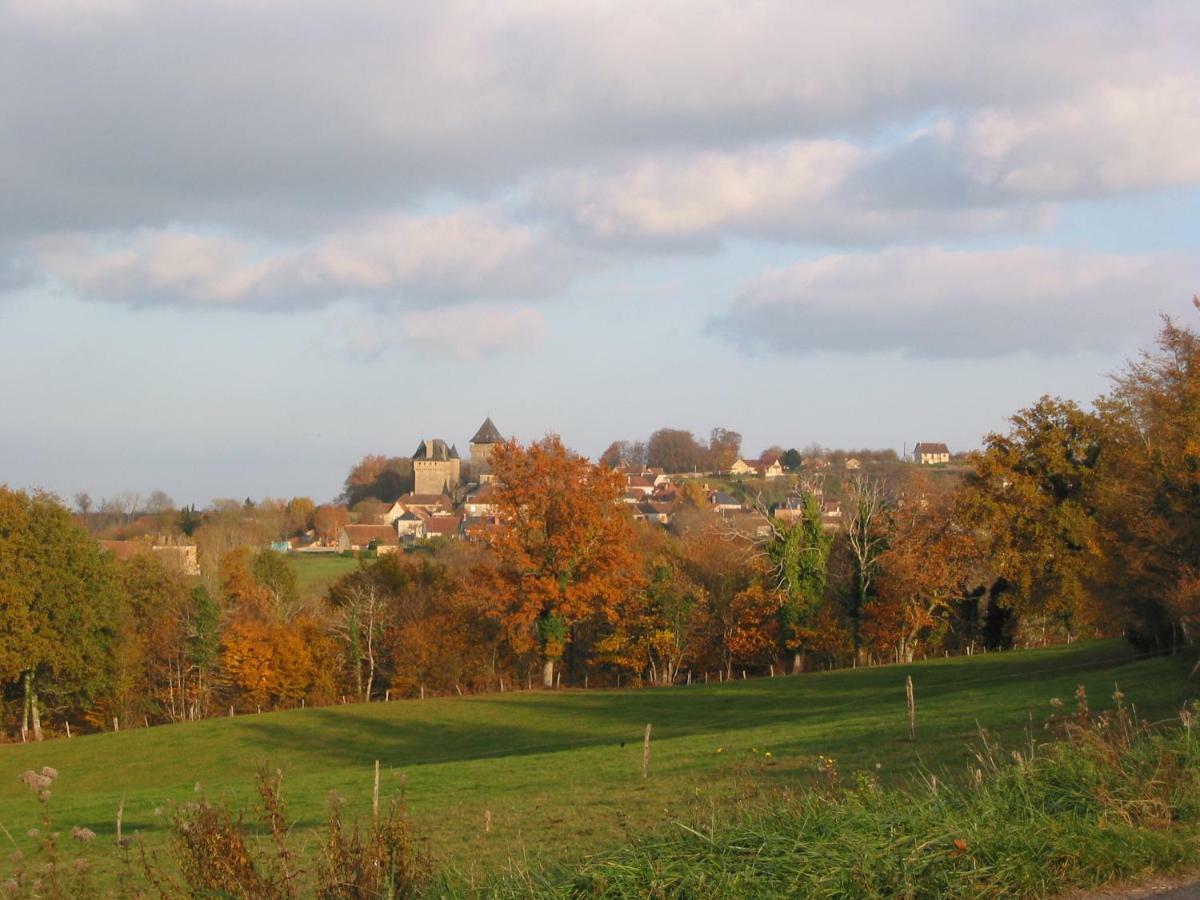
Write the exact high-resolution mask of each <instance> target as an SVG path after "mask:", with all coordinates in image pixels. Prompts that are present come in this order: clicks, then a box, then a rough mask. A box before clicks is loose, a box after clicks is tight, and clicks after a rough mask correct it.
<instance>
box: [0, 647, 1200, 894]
mask: <svg viewBox="0 0 1200 900" xmlns="http://www.w3.org/2000/svg"><path fill="white" fill-rule="evenodd" d="M1191 662H1192V660H1189V659H1186V658H1184V657H1182V656H1180V657H1173V658H1159V659H1152V660H1144V661H1136V660H1132V654H1131V651H1130V650H1129V649H1128V648H1127V647H1126V646H1125V645H1124V644H1122V643H1119V642H1097V643H1090V644H1078V645H1075V646H1073V647H1058V648H1051V649H1046V650H1037V651H1023V652H1013V653H1004V654H988V655H984V656H976V657H973V658H969V659H967V658H959V659H952V660H936V661H929V662H925V663H917V664H913V665H909V666H889V667H879V668H872V669H860V670H857V671H838V672H830V673H821V674H810V675H805V676H801V677H786V678H785V677H781V678H774V679H758V680H750V681H735V682H733V683H730V684H725V685H715V684H714V685H708V686H692V687H676V688H668V689H649V690H625V691H599V690H597V691H590V692H581V691H562V692H545V693H543V692H537V691H535V692H532V693H530V692H524V691H521V692H509V693H506V694H491V695H486V696H478V697H468V698H463V699H459V698H444V699H430V700H425V701H402V702H395V703H390V704H383V703H377V704H371V705H369V706H367V705H357V706H340V707H333V708H326V709H316V710H302V711H292V712H282V713H269V714H262V715H252V716H241V717H238V718H235V719H232V720H231V719H213V720H208V721H203V722H194V723H184V724H179V725H173V726H164V727H157V728H150V729H137V730H131V731H125V732H121V733H119V734H100V735H92V736H86V737H79V738H75V739H72V740H69V741H67V740H59V741H53V742H48V743H45V744H42V745H38V746H34V745H9V746H5V747H0V824H2V825H3V826H4V828H5V829H6V830H7V832H9V833H10V834H11V835H12V839H13V841H14V842H15V843H16V844H18V845H22V844H23V842H24V840H25V838H24V837H23V836H24V835H25V832H26V830H27V829H28V828H29V827H31V826H32V825H34V824H36V815H37V811H36V807H35V804H34V802H33V800H32V799H31V797H30V796H29V794H28V792H27V791H26V790H25V788H24V787H23V786H21V785H19V784H18V783H17V781H16V776H17V775H18V774H19V773H20V772H21V771H23V770H25V769H28V768H40V767H41V766H44V765H50V766H53V767H55V768H56V769H58V770H59V772H60V777H59V779H58V782H57V783H56V785H55V791H54V799H53V808H54V814H55V818H56V825H57V827H59V828H65V829H69V828H70V827H71V826H72V825H81V826H82V825H86V826H88V827H90V828H92V829H93V830H95V831H96V832H97V833H98V834H99V835H100V837H101V839H102V840H103V839H109V838H111V836H112V834H113V832H114V824H113V823H114V817H115V813H116V809H117V806H118V804H119V803H120V802H121V799H122V797H124V798H125V814H124V821H125V832H126V834H128V833H130V832H138V833H140V834H141V835H142V836H143V839H144V840H146V841H147V842H149V843H150V844H153V843H155V842H156V841H158V840H160V839H161V836H162V834H163V823H164V819H163V817H162V815H156V814H155V811H156V810H165V811H168V812H169V809H170V806H171V804H173V803H178V802H182V801H186V800H188V799H189V798H191V797H192V796H193V792H194V788H195V785H197V784H201V785H203V788H204V790H205V792H206V793H207V795H208V796H209V797H210V798H221V799H227V800H229V801H231V802H233V803H234V804H243V803H246V802H247V801H248V800H249V798H250V797H251V796H252V794H253V772H254V770H255V768H256V767H257V766H259V765H260V764H268V765H269V766H271V767H272V768H274V767H279V768H281V769H282V770H283V772H284V780H283V785H284V793H285V796H286V799H287V801H288V804H289V810H290V815H291V817H292V818H293V819H294V820H295V822H296V830H295V832H294V836H295V839H296V841H297V842H303V841H305V840H310V839H316V833H315V832H313V831H312V829H314V828H318V827H320V826H321V824H322V822H323V818H324V807H325V803H326V798H327V796H328V793H329V792H330V791H334V790H336V791H338V792H340V793H341V794H342V795H344V797H345V798H346V799H347V802H348V809H349V812H350V813H351V814H352V815H354V814H361V813H364V812H366V811H368V810H369V805H370V795H371V782H372V768H373V763H374V760H376V759H378V760H380V761H381V764H382V767H383V772H384V791H385V794H386V793H390V792H396V791H399V790H403V791H404V793H405V795H406V798H407V801H408V804H409V809H410V811H411V813H412V816H413V818H414V821H415V824H416V826H417V829H418V831H419V832H420V833H422V834H424V835H427V836H428V837H429V839H430V842H431V849H432V851H433V854H434V857H435V859H436V860H437V861H438V863H439V864H440V865H441V866H443V867H446V868H451V869H454V870H456V871H457V872H458V873H460V875H461V876H462V877H463V878H467V879H470V878H485V877H486V876H487V874H488V873H490V872H496V871H500V870H501V869H503V868H505V867H506V865H507V864H508V863H509V862H510V861H512V860H520V861H526V862H531V863H534V864H537V863H541V862H546V863H553V862H561V861H569V860H571V859H573V858H577V857H581V856H584V855H586V854H588V853H591V852H594V851H597V850H601V849H604V848H606V847H609V846H611V845H613V844H617V843H620V842H622V841H623V840H625V839H626V837H627V836H628V834H630V833H631V832H634V831H640V830H646V829H654V828H657V827H662V826H665V825H667V824H669V823H670V822H671V821H673V820H674V819H676V818H679V817H683V816H686V815H688V814H689V813H694V812H695V807H696V806H697V804H706V803H710V802H713V801H716V802H720V801H721V800H722V799H723V798H725V797H727V796H728V795H729V794H731V793H732V792H734V791H735V790H737V789H740V788H741V787H744V786H745V784H746V783H747V782H752V783H753V784H755V785H756V786H762V787H767V788H770V787H771V786H772V785H786V784H795V783H797V782H798V781H803V780H805V779H811V778H813V777H815V772H816V766H817V757H818V756H820V755H825V756H829V757H834V758H836V759H837V761H838V767H839V769H840V771H841V773H842V774H843V776H845V775H849V774H852V773H853V772H854V771H855V770H860V769H869V770H870V771H872V772H877V773H878V774H879V775H880V776H881V777H882V778H883V779H884V780H885V781H887V780H890V781H893V782H895V781H901V780H903V779H905V778H907V777H909V776H912V775H913V774H914V773H916V772H917V771H919V770H923V769H924V770H931V771H933V772H935V773H938V774H939V775H940V776H941V777H943V778H957V777H959V776H960V775H961V774H962V773H963V772H964V770H965V768H964V767H965V761H966V759H967V752H968V746H969V745H970V744H971V742H972V740H973V738H974V736H975V734H976V729H977V725H981V726H984V727H986V728H987V729H989V730H990V731H992V732H995V733H998V734H999V735H1000V736H1001V738H1002V739H1003V740H1005V741H1007V742H1009V743H1010V744H1015V743H1017V742H1023V741H1025V740H1026V732H1027V731H1028V730H1029V729H1030V727H1031V726H1032V729H1033V732H1034V734H1035V735H1036V736H1040V734H1041V723H1042V722H1043V721H1044V719H1045V717H1046V715H1047V714H1048V713H1049V711H1050V707H1049V700H1050V698H1052V697H1061V698H1063V699H1064V700H1066V701H1068V703H1069V702H1070V699H1071V695H1072V694H1073V693H1074V691H1075V688H1076V685H1078V684H1083V685H1085V686H1086V688H1087V690H1088V693H1089V695H1090V697H1091V699H1092V704H1093V706H1094V707H1101V706H1104V705H1106V704H1107V703H1108V698H1109V696H1110V695H1111V694H1112V692H1113V684H1114V682H1119V683H1120V687H1121V690H1122V691H1124V693H1125V695H1126V697H1127V698H1128V700H1130V701H1132V702H1133V703H1134V704H1135V705H1136V707H1137V710H1138V713H1139V714H1140V715H1141V716H1143V717H1144V718H1149V719H1154V718H1158V717H1167V716H1170V715H1172V714H1173V713H1174V712H1175V711H1177V710H1178V709H1179V708H1180V705H1181V704H1182V703H1183V702H1184V700H1186V699H1188V698H1189V697H1192V696H1195V695H1196V694H1198V693H1200V690H1198V686H1197V684H1196V683H1195V682H1189V680H1188V678H1187V673H1188V671H1189V668H1190V664H1191ZM909 674H911V675H912V677H913V680H914V683H915V685H916V696H917V740H916V741H915V742H909V741H908V740H907V728H906V712H905V699H904V678H905V676H906V675H909ZM646 723H651V724H652V725H653V741H652V748H653V749H652V759H651V766H650V770H651V772H650V778H649V780H648V781H647V782H645V783H643V782H642V780H641V757H642V734H643V730H644V727H645V725H646ZM768 752H769V753H770V756H769V757H768V756H767V753H768ZM485 811H487V812H490V813H491V822H492V825H491V830H490V831H485V830H484V817H485ZM0 839H3V838H0ZM97 855H98V854H97Z"/></svg>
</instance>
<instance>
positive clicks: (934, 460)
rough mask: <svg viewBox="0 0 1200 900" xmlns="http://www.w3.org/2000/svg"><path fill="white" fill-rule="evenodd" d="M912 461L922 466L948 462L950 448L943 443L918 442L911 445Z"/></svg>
mask: <svg viewBox="0 0 1200 900" xmlns="http://www.w3.org/2000/svg"><path fill="white" fill-rule="evenodd" d="M913 461H914V462H916V463H917V464H918V465H922V466H936V465H938V464H940V463H948V462H950V448H949V447H947V446H946V445H945V444H930V443H928V442H922V443H918V444H917V445H916V446H915V447H913Z"/></svg>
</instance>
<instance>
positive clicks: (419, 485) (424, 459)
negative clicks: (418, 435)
mask: <svg viewBox="0 0 1200 900" xmlns="http://www.w3.org/2000/svg"><path fill="white" fill-rule="evenodd" d="M412 464H413V493H414V494H453V493H454V490H455V489H456V488H457V487H458V483H459V481H460V480H461V478H462V460H461V459H460V458H459V456H458V449H457V448H455V447H453V446H450V447H448V446H446V442H445V441H443V440H441V439H440V438H434V439H433V440H430V441H421V443H420V444H419V445H418V446H417V452H416V453H414V454H413V455H412Z"/></svg>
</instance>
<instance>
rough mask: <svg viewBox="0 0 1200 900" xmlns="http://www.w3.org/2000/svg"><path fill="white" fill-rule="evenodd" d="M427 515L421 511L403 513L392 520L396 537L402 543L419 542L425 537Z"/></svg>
mask: <svg viewBox="0 0 1200 900" xmlns="http://www.w3.org/2000/svg"><path fill="white" fill-rule="evenodd" d="M428 518H429V514H428V513H426V512H424V511H423V510H413V511H405V512H404V513H402V514H401V515H399V516H397V517H396V518H395V519H394V520H392V523H391V525H392V527H393V528H395V529H396V537H397V538H399V539H400V540H402V541H409V542H412V541H419V540H421V538H423V537H425V522H426V520H427V519H428Z"/></svg>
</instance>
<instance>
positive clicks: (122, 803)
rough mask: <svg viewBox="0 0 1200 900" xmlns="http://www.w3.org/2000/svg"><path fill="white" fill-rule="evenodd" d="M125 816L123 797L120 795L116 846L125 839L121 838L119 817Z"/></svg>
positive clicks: (121, 843)
mask: <svg viewBox="0 0 1200 900" xmlns="http://www.w3.org/2000/svg"><path fill="white" fill-rule="evenodd" d="M123 818H125V797H124V796H122V797H121V805H120V806H118V807H117V846H118V847H120V846H122V845H123V844H124V843H125V841H124V840H122V838H121V819H123Z"/></svg>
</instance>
